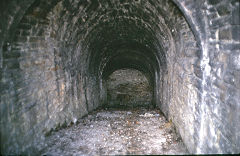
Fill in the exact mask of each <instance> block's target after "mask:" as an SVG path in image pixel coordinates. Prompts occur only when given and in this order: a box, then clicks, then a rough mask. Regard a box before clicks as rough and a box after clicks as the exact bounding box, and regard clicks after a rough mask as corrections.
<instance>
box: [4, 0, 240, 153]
mask: <svg viewBox="0 0 240 156" xmlns="http://www.w3.org/2000/svg"><path fill="white" fill-rule="evenodd" d="M0 10H1V14H0V15H1V16H0V19H1V25H0V66H1V68H0V71H1V86H0V88H1V90H0V92H1V93H0V95H1V101H0V106H1V107H0V110H1V114H0V115H1V117H0V118H1V119H0V121H1V122H0V124H1V126H0V127H1V131H0V132H1V152H2V153H6V154H12V153H33V152H36V151H38V150H39V149H37V148H36V146H35V145H37V144H39V143H41V142H43V141H44V135H45V134H47V133H48V132H49V131H51V130H52V129H55V128H56V127H59V126H62V125H69V124H71V123H72V122H76V121H77V120H78V119H80V118H81V117H82V116H84V115H86V114H87V113H88V112H91V111H92V110H94V109H96V108H98V107H100V106H102V105H103V104H104V103H105V102H106V86H105V85H106V84H105V83H104V81H105V80H106V79H107V77H109V75H111V74H112V73H113V72H114V71H116V70H119V69H123V68H133V69H137V70H139V71H141V72H142V73H143V74H144V75H145V76H146V78H147V79H148V80H149V83H150V84H151V86H152V88H153V93H152V94H153V103H152V104H153V105H154V106H156V107H158V108H160V109H161V110H162V112H163V113H164V114H165V116H166V117H167V118H168V120H172V122H173V123H174V124H175V126H176V129H177V131H178V132H179V134H180V135H181V137H182V139H183V141H184V143H185V144H186V146H187V148H188V150H189V152H190V153H239V152H240V150H239V149H240V133H239V129H240V113H239V112H240V101H239V99H240V63H239V62H240V51H239V49H240V44H239V43H240V21H239V1H238V0H198V1H194V0H114V1H112V0H111V1H110V0H51V1H49V0H21V1H15V0H12V1H9V2H7V1H6V0H3V1H1V3H0Z"/></svg>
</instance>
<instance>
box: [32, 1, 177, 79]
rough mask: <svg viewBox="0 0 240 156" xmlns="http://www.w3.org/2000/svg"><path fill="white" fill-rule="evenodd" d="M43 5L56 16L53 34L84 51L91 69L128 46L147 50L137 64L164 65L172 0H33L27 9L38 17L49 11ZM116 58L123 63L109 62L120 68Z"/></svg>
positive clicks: (171, 27) (95, 69)
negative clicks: (47, 0) (50, 9)
mask: <svg viewBox="0 0 240 156" xmlns="http://www.w3.org/2000/svg"><path fill="white" fill-rule="evenodd" d="M57 2H58V3H57ZM54 4H56V5H55V6H54ZM45 5H49V6H48V7H50V6H52V8H53V9H52V10H53V11H52V12H53V13H52V17H51V15H50V17H49V15H48V17H47V18H49V19H51V18H54V19H53V21H54V22H55V23H56V24H57V25H54V26H53V28H52V32H51V35H52V36H54V37H55V38H56V39H57V40H63V41H65V42H66V44H67V45H71V46H72V49H74V50H76V49H81V50H83V51H85V52H86V53H88V54H87V55H88V56H87V57H86V59H88V61H89V69H90V72H92V73H95V74H97V75H99V74H101V73H103V71H106V70H105V69H101V67H105V66H108V65H105V64H106V63H107V62H112V61H109V59H111V58H113V57H114V56H115V55H116V53H117V51H119V50H126V49H131V50H129V51H128V52H129V53H131V51H135V52H138V53H139V54H140V55H142V54H143V55H144V56H145V57H142V59H140V60H138V61H137V62H138V63H139V64H140V65H139V67H143V66H149V65H148V64H149V63H150V64H151V66H152V67H154V68H153V69H154V70H156V69H157V68H160V66H165V67H166V56H165V55H166V51H167V50H168V48H169V45H166V43H167V44H170V43H169V42H170V40H172V32H173V31H174V29H177V28H175V27H174V23H172V21H171V19H172V18H175V15H174V14H170V13H169V9H170V10H171V9H172V10H174V13H176V14H180V11H179V10H178V9H177V7H175V6H174V4H173V3H172V2H171V1H169V0H164V1H152V0H148V1H143V0H134V1H132V0H115V1H110V0H101V1H98V0H72V1H70V0H62V1H55V2H54V3H47V2H45V0H41V1H36V2H35V3H34V4H33V6H32V7H31V8H30V9H29V10H28V12H27V14H32V15H34V16H37V17H39V18H42V17H44V16H47V11H48V10H49V9H48V10H44V9H43V7H45ZM41 7H42V8H41ZM41 9H42V10H41ZM172 10H171V11H172ZM175 10H176V11H175ZM79 47H80V48H79ZM74 50H73V51H74ZM141 53H142V54H141ZM125 54H126V53H125ZM125 54H124V55H125ZM130 56H131V55H129V57H130ZM118 57H122V56H120V55H118ZM132 59H133V58H132ZM121 60H122V59H118V61H121ZM149 60H150V61H149ZM122 63H124V62H122ZM118 64H121V63H116V64H114V63H111V66H115V65H116V67H113V68H112V69H118V67H117V66H118ZM129 67H130V66H129ZM148 70H149V69H148ZM106 72H107V71H106ZM151 72H152V73H153V71H151Z"/></svg>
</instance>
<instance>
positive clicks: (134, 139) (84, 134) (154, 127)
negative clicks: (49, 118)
mask: <svg viewBox="0 0 240 156" xmlns="http://www.w3.org/2000/svg"><path fill="white" fill-rule="evenodd" d="M187 153H188V151H187V149H186V147H185V146H184V144H183V142H182V140H181V138H180V137H178V136H177V135H176V133H175V130H174V127H173V125H172V123H171V122H167V121H166V119H165V117H164V116H163V115H162V114H161V113H160V112H159V111H158V110H147V109H144V108H139V109H137V110H116V109H105V110H99V111H96V112H94V113H92V114H90V115H88V116H86V117H85V118H83V119H81V120H80V121H79V123H78V124H76V125H73V126H71V127H68V128H65V129H62V130H59V131H57V132H54V133H52V134H51V135H50V136H48V137H47V138H46V148H45V149H44V150H43V151H42V154H43V155H127V154H128V155H129V154H130V155H144V154H148V155H150V154H187Z"/></svg>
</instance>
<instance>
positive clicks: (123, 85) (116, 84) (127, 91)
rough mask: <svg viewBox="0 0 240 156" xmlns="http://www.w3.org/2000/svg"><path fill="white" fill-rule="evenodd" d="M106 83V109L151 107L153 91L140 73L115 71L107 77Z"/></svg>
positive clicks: (135, 71) (128, 70) (127, 70)
mask: <svg viewBox="0 0 240 156" xmlns="http://www.w3.org/2000/svg"><path fill="white" fill-rule="evenodd" d="M106 83H107V84H106V85H107V103H106V105H107V106H108V107H109V106H110V107H114V106H115V107H131V108H134V107H138V106H145V107H152V91H153V90H152V88H151V86H150V84H149V82H148V80H147V78H146V77H145V76H144V75H143V74H142V73H141V72H139V71H137V70H131V69H123V70H117V71H115V72H114V73H112V74H111V75H110V76H109V78H108V80H107V82H106Z"/></svg>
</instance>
